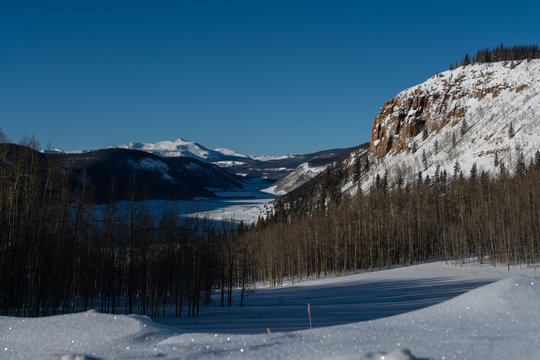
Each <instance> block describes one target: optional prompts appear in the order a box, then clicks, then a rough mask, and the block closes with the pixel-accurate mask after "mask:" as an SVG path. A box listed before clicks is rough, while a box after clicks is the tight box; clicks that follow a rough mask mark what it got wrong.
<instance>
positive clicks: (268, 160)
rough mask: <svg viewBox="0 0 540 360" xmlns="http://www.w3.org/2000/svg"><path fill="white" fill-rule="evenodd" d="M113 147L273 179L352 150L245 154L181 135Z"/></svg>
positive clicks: (330, 160)
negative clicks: (197, 141)
mask: <svg viewBox="0 0 540 360" xmlns="http://www.w3.org/2000/svg"><path fill="white" fill-rule="evenodd" d="M116 147H117V148H121V149H135V150H141V151H146V152H149V153H152V154H155V155H158V156H162V157H192V158H196V159H198V160H200V161H203V162H209V163H212V164H215V165H217V166H219V167H221V168H224V169H225V170H227V171H228V172H230V173H233V174H236V175H241V176H250V177H261V178H268V179H273V180H278V179H281V178H283V177H285V176H288V175H289V174H290V173H291V172H293V171H295V169H297V168H298V166H303V167H302V168H301V169H298V170H297V171H296V172H297V173H298V172H301V171H302V169H306V167H305V166H304V165H302V164H305V163H308V162H310V161H312V160H316V161H317V165H316V168H318V169H319V170H320V169H324V168H326V166H328V164H330V163H331V162H332V161H335V160H336V159H337V158H338V157H340V156H343V155H345V154H348V153H349V152H350V150H351V149H350V148H346V149H331V150H324V151H319V152H316V153H310V154H304V155H296V154H289V155H281V156H264V155H245V154H241V153H238V152H236V151H234V150H230V149H226V148H217V149H214V150H210V149H208V148H207V147H205V146H203V145H201V144H198V143H196V142H193V141H186V140H184V139H182V138H179V139H177V140H176V141H160V142H157V143H129V144H124V145H119V146H116ZM317 172H318V171H317ZM308 173H309V172H308ZM311 178H312V176H310V175H308V177H303V179H304V181H301V182H296V185H297V186H298V185H301V184H303V183H304V182H305V181H308V180H309V179H311ZM294 187H295V186H293V185H292V184H291V185H289V186H287V188H288V189H292V188H294ZM277 193H283V189H280V190H277Z"/></svg>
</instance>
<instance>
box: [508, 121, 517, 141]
mask: <svg viewBox="0 0 540 360" xmlns="http://www.w3.org/2000/svg"><path fill="white" fill-rule="evenodd" d="M515 135H516V133H515V132H514V124H512V123H510V126H509V127H508V137H509V138H510V139H512V138H513V137H514V136H515Z"/></svg>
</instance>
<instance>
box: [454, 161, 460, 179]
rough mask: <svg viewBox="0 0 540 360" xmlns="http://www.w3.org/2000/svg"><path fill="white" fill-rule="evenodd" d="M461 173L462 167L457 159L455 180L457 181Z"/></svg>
mask: <svg viewBox="0 0 540 360" xmlns="http://www.w3.org/2000/svg"><path fill="white" fill-rule="evenodd" d="M460 172H461V165H459V161H457V159H456V162H455V163H454V179H457V177H458V175H459V173H460Z"/></svg>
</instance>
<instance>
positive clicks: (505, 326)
mask: <svg viewBox="0 0 540 360" xmlns="http://www.w3.org/2000/svg"><path fill="white" fill-rule="evenodd" d="M517 273H524V274H529V275H524V274H522V275H516V274H517ZM531 275H533V276H531ZM534 275H536V272H535V270H533V269H517V270H514V271H510V272H507V271H505V270H504V269H502V268H495V267H492V266H480V265H469V266H466V267H457V266H448V265H445V264H444V263H432V264H424V265H419V266H411V267H408V268H397V269H392V270H385V271H377V272H371V273H361V274H356V275H349V276H341V277H331V278H325V279H319V280H310V281H306V282H304V283H302V284H300V285H288V286H283V287H280V288H271V289H269V288H261V289H257V290H255V291H252V292H250V293H248V295H247V298H246V301H247V302H248V303H251V304H252V305H251V306H252V307H256V304H258V303H263V302H264V301H265V299H269V298H270V296H274V297H275V296H276V295H277V296H279V293H280V292H283V291H284V292H286V293H288V294H289V295H290V296H291V298H295V297H297V298H298V299H302V298H303V297H304V296H306V295H307V296H314V297H316V295H317V294H318V293H320V291H321V290H324V289H328V292H330V291H333V292H334V293H335V292H338V293H339V292H344V291H346V289H347V288H349V287H353V288H354V287H355V286H359V287H358V288H357V291H358V294H357V295H358V296H359V299H358V300H357V301H356V302H354V301H351V304H352V305H354V304H356V306H357V307H358V308H362V307H368V308H369V307H372V308H377V307H378V308H380V309H381V310H382V311H383V312H384V311H385V310H389V309H392V308H395V307H396V306H397V307H398V308H400V307H401V308H402V311H403V310H405V311H407V309H409V310H410V309H413V308H417V310H415V311H409V312H404V313H401V314H399V315H395V316H390V317H378V318H376V319H373V320H368V321H361V322H352V321H353V320H351V319H350V316H348V314H349V313H353V312H354V311H352V310H351V307H347V306H345V307H344V304H342V303H340V302H338V301H336V299H335V298H330V300H329V301H326V302H325V301H324V298H323V297H320V299H321V300H322V301H321V302H320V303H319V304H317V300H313V301H312V304H311V305H312V306H311V312H312V316H313V321H314V325H315V324H316V323H317V321H318V320H319V319H324V318H325V317H327V315H325V313H326V312H327V311H329V310H332V309H337V308H341V307H344V309H343V310H344V311H343V312H342V314H341V315H340V316H341V320H342V321H343V322H345V323H348V324H346V325H339V326H333V327H319V328H314V329H312V330H309V329H308V330H302V331H294V332H277V331H272V330H270V332H269V333H268V332H265V333H262V334H247V333H245V334H236V335H233V334H226V333H220V332H217V331H214V332H204V333H201V332H198V331H199V330H198V326H197V325H196V324H195V325H193V326H192V327H191V328H189V327H186V328H184V329H182V328H181V327H180V326H181V325H180V326H171V325H164V324H158V323H156V322H153V321H151V320H150V319H149V318H147V317H144V316H133V315H130V316H126V315H105V314H100V313H98V312H95V311H88V312H85V313H78V314H71V315H61V316H52V317H46V318H33V319H29V318H14V317H0V344H1V346H2V347H1V348H0V358H1V359H38V358H46V359H55V358H56V359H137V358H138V359H148V358H163V359H258V360H260V359H277V358H287V359H310V360H315V359H385V360H388V359H394V360H397V359H399V360H402V359H444V360H446V359H518V360H519V359H538V358H539V357H540V341H539V337H538V334H539V331H540V278H537V277H535V276H534ZM497 279H502V280H498V281H496V282H493V283H490V284H488V285H485V286H481V287H477V288H475V289H474V290H471V291H468V292H465V293H462V292H463V290H464V286H463V285H464V284H468V283H469V285H471V284H470V282H471V281H474V282H475V284H476V285H478V284H479V283H480V282H481V281H480V280H482V281H484V282H491V281H494V280H497ZM397 284H401V287H396V285H397ZM476 285H472V287H473V288H474V287H475V286H476ZM362 286H365V291H364V292H362V291H361V290H362ZM465 287H466V286H465ZM409 288H412V289H415V291H418V293H417V294H416V295H412V296H411V295H410V294H409V296H403V297H401V298H400V297H399V293H400V291H407V289H409ZM422 289H424V290H426V291H422ZM367 292H371V293H373V294H372V297H371V298H370V300H368V301H366V302H363V301H362V297H363V296H364V297H365V296H368V295H369V294H366V293H367ZM459 293H462V295H460V296H457V297H455V298H452V299H450V300H447V301H442V300H441V299H448V298H451V297H452V296H454V295H457V294H459ZM437 296H439V300H440V301H442V302H440V301H438V303H436V304H435V305H432V306H429V307H424V306H426V302H425V299H426V298H428V299H430V300H432V301H433V300H436V299H437ZM403 304H405V305H404V306H403ZM305 305H306V304H305V303H302V304H301V306H290V308H291V309H292V310H295V309H296V308H297V307H301V309H298V310H302V311H303V312H304V316H303V317H302V318H301V319H298V320H297V322H299V323H300V322H301V323H302V324H303V327H304V328H305V327H306V326H307V325H306V324H307V313H306V312H305V308H306V307H305ZM282 306H283V307H286V306H287V304H282ZM232 309H234V311H235V315H240V318H242V319H243V321H245V322H249V323H250V324H253V325H254V324H256V325H257V326H258V327H259V328H260V327H263V328H264V327H265V326H266V324H267V323H268V322H269V321H271V320H272V318H273V317H274V316H275V313H273V312H272V308H271V307H269V308H267V309H265V308H264V307H259V309H258V311H259V312H260V313H261V316H260V317H254V316H253V315H254V313H253V311H250V309H249V308H247V309H246V312H247V314H246V315H244V316H241V314H242V311H244V309H241V308H239V307H236V308H231V309H230V310H232ZM284 309H285V308H281V309H278V310H280V311H284ZM224 310H226V308H225V309H224ZM208 311H211V308H210V309H209V308H205V309H203V312H208ZM286 316H287V314H282V317H283V318H286ZM334 316H335V314H334ZM383 316H384V315H383ZM329 317H331V316H329ZM235 321H238V320H237V319H235V318H230V319H229V318H218V317H215V318H214V325H215V327H219V326H220V325H221V324H223V323H225V324H227V323H229V324H228V326H229V329H230V330H234V324H235Z"/></svg>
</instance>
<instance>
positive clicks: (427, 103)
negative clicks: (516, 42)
mask: <svg viewBox="0 0 540 360" xmlns="http://www.w3.org/2000/svg"><path fill="white" fill-rule="evenodd" d="M539 149H540V60H529V61H527V60H524V61H518V62H498V63H489V64H476V65H469V66H465V67H460V68H457V69H455V70H451V71H445V72H443V73H440V74H437V75H435V76H433V77H432V78H431V79H429V80H427V81H426V82H424V83H422V84H420V85H417V86H414V87H412V88H410V89H407V90H405V91H402V92H401V93H399V94H398V95H397V96H396V97H394V98H393V99H391V100H389V101H388V102H387V103H385V104H384V106H383V107H382V108H381V110H380V112H379V115H378V116H377V117H376V118H375V119H374V122H373V129H372V134H371V143H370V153H369V161H370V165H371V166H370V167H369V170H368V171H366V172H364V173H363V176H362V177H361V180H360V186H361V187H362V188H363V189H364V190H367V189H369V187H370V186H372V184H373V182H374V180H375V177H376V176H377V175H379V176H381V177H382V176H384V174H385V173H387V174H388V176H389V180H390V183H391V184H395V183H396V182H397V181H398V179H399V178H401V179H403V181H404V182H405V183H407V182H411V181H415V180H416V179H418V177H419V175H422V176H423V177H424V178H425V177H426V176H430V177H433V176H434V175H435V174H436V173H437V172H438V173H441V172H443V171H446V173H447V174H448V176H452V175H453V174H454V172H455V170H454V169H455V168H456V170H457V173H459V172H460V171H462V172H463V174H464V175H465V176H468V175H469V173H470V170H471V168H473V164H476V170H477V172H478V173H480V172H482V171H486V172H488V173H490V174H491V175H497V174H499V172H500V171H501V167H503V168H504V169H506V170H507V171H509V172H510V173H513V171H514V169H515V168H516V164H517V162H518V160H519V159H520V157H522V159H523V160H524V161H525V162H526V163H527V164H529V162H530V161H531V159H532V158H533V157H534V156H535V152H536V151H537V150H539ZM355 161H356V160H355V159H354V158H353V157H351V158H350V159H349V164H353V163H354V162H355ZM456 164H457V166H456ZM355 185H356V183H355V182H353V181H349V183H347V184H346V185H345V187H344V190H348V189H351V190H352V191H353V192H354V191H355V190H354V189H356V186H355Z"/></svg>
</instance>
